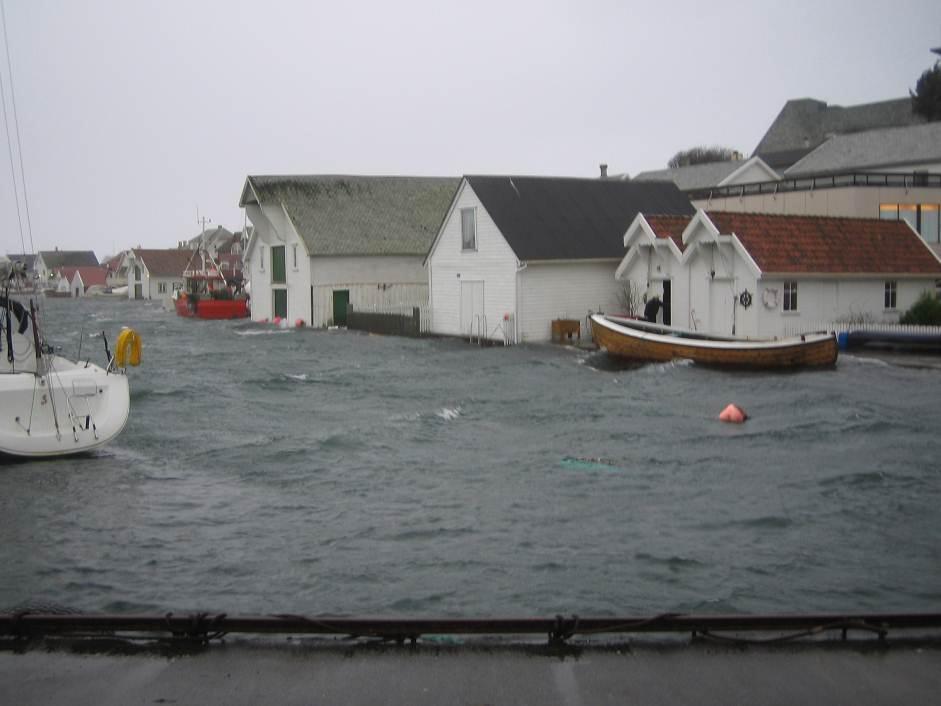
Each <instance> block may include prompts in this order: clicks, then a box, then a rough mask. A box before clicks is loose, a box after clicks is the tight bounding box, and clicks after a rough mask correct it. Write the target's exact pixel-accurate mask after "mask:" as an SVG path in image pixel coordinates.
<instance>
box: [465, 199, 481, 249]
mask: <svg viewBox="0 0 941 706" xmlns="http://www.w3.org/2000/svg"><path fill="white" fill-rule="evenodd" d="M461 249H462V250H476V249H477V209H476V208H462V209H461Z"/></svg>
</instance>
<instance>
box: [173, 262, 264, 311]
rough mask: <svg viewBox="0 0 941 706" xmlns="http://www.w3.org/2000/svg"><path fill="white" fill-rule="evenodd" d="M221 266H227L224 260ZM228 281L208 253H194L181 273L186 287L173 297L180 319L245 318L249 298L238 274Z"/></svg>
mask: <svg viewBox="0 0 941 706" xmlns="http://www.w3.org/2000/svg"><path fill="white" fill-rule="evenodd" d="M223 263H225V264H229V263H228V262H227V261H225V260H223ZM229 269H231V274H230V275H229V277H228V278H227V277H226V276H225V275H224V274H223V268H222V267H220V263H219V262H218V261H217V260H216V259H215V258H214V257H212V256H211V255H209V254H208V253H206V252H204V251H201V250H196V251H193V257H192V258H190V264H189V265H188V266H187V268H186V269H185V270H184V271H183V279H184V281H185V285H184V288H183V290H182V291H178V292H176V293H175V295H174V300H175V301H174V304H175V306H176V313H177V314H178V315H179V316H185V317H189V318H198V319H244V318H246V317H247V316H248V314H249V311H248V294H246V293H245V292H244V291H243V289H242V277H241V274H240V273H239V272H238V271H237V270H236V269H235V267H234V266H233V267H231V268H229Z"/></svg>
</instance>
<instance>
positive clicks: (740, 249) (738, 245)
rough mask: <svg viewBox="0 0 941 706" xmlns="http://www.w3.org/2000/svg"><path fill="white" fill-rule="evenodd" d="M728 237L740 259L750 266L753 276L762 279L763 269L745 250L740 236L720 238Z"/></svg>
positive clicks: (733, 235)
mask: <svg viewBox="0 0 941 706" xmlns="http://www.w3.org/2000/svg"><path fill="white" fill-rule="evenodd" d="M720 237H727V238H728V239H729V241H730V242H731V243H732V247H733V248H734V249H735V252H737V253H738V254H739V257H741V258H742V260H744V261H745V264H746V265H748V269H749V270H751V272H752V274H753V275H755V278H756V279H761V268H760V267H758V263H757V262H755V260H754V258H753V257H752V256H751V254H750V253H749V252H748V250H746V249H745V246H744V245H743V244H742V241H741V240H739V239H738V236H737V235H735V233H732V235H729V236H720Z"/></svg>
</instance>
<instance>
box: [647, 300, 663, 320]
mask: <svg viewBox="0 0 941 706" xmlns="http://www.w3.org/2000/svg"><path fill="white" fill-rule="evenodd" d="M661 306H663V303H662V302H661V301H660V297H658V296H656V295H654V296H653V297H651V298H650V299H648V300H647V304H646V306H644V319H646V320H647V321H649V322H650V323H652V324H655V323H657V314H659V313H660V307H661Z"/></svg>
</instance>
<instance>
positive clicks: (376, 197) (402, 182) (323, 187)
mask: <svg viewBox="0 0 941 706" xmlns="http://www.w3.org/2000/svg"><path fill="white" fill-rule="evenodd" d="M459 183H460V180H459V179H455V178H447V177H403V176H337V175H314V176H249V177H248V183H247V184H246V188H245V190H244V191H243V195H242V200H241V203H240V205H241V206H244V205H245V204H246V203H250V202H251V201H253V200H254V197H257V199H258V201H259V202H260V203H261V205H269V204H281V205H283V206H284V210H285V212H286V213H287V215H288V217H289V218H290V219H291V222H292V223H293V224H294V227H295V229H296V230H297V232H298V234H299V235H300V237H301V238H302V239H303V240H304V243H305V245H306V247H307V251H308V253H309V254H310V255H312V256H315V257H317V256H320V257H323V256H341V255H346V256H357V255H359V256H362V255H425V254H426V253H427V252H428V248H429V247H430V246H431V243H432V241H433V240H434V238H435V236H436V235H437V232H438V227H439V226H440V225H441V222H442V221H443V220H444V216H445V214H446V213H447V210H448V207H449V206H450V204H451V199H452V197H453V196H454V192H455V191H456V189H457V186H458V184H459ZM249 187H250V188H249ZM251 194H254V197H252V196H251Z"/></svg>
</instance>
